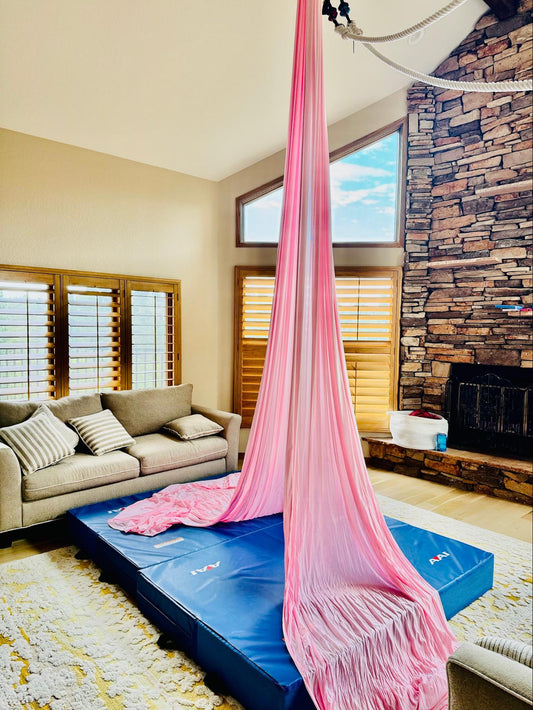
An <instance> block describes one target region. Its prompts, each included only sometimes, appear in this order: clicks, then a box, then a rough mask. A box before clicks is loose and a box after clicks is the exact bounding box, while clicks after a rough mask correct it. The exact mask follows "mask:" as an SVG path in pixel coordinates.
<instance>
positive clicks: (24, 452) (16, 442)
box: [0, 414, 74, 475]
mask: <svg viewBox="0 0 533 710" xmlns="http://www.w3.org/2000/svg"><path fill="white" fill-rule="evenodd" d="M0 438H1V439H2V440H3V441H5V443H6V444H7V445H8V446H10V447H11V448H12V449H13V451H14V452H15V454H16V456H17V458H18V460H19V461H20V467H21V469H22V472H23V473H24V474H25V475H27V474H30V473H34V472H35V471H37V470H38V469H41V468H44V467H45V466H50V465H51V464H54V463H56V462H57V461H61V459H64V458H65V457H66V456H73V455H74V448H73V447H72V446H71V445H70V444H69V443H68V442H67V441H66V440H65V439H64V438H63V436H62V435H61V434H60V432H58V431H57V429H56V428H55V427H54V425H53V424H52V423H51V422H50V420H49V418H48V417H47V416H46V415H43V414H41V415H40V416H35V417H30V419H27V420H26V421H25V422H20V424H14V425H13V426H10V427H4V428H3V429H0Z"/></svg>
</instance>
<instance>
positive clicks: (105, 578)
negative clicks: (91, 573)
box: [98, 572, 116, 584]
mask: <svg viewBox="0 0 533 710" xmlns="http://www.w3.org/2000/svg"><path fill="white" fill-rule="evenodd" d="M98 581H99V582H103V583H104V584H115V581H116V580H115V578H114V577H113V575H112V574H110V573H109V572H101V573H100V576H99V577H98Z"/></svg>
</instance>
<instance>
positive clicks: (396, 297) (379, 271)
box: [233, 266, 403, 433]
mask: <svg viewBox="0 0 533 710" xmlns="http://www.w3.org/2000/svg"><path fill="white" fill-rule="evenodd" d="M275 273H276V267H274V266H256V267H252V266H236V267H235V281H234V304H235V306H234V307H235V311H234V319H233V321H234V340H233V342H234V357H233V411H234V412H236V413H237V414H241V415H242V406H241V404H242V383H243V378H242V367H241V363H242V358H243V352H242V346H243V338H242V337H241V335H242V325H243V321H242V315H243V313H242V296H243V283H244V279H245V278H246V277H252V278H253V277H274V276H275ZM402 273H403V269H402V267H401V266H380V267H373V266H341V267H336V268H335V278H357V277H366V278H380V277H385V276H386V277H390V278H391V279H392V283H393V288H394V293H393V301H392V313H391V339H390V356H391V361H392V368H391V372H390V404H391V410H394V409H396V408H397V404H398V393H399V373H400V363H399V353H400V311H401V285H402ZM265 342H267V341H265ZM346 343H348V350H349V351H350V350H352V351H353V349H354V347H358V348H359V349H360V350H363V351H364V350H368V351H369V350H371V349H375V348H376V346H377V345H378V343H379V341H364V340H362V341H344V340H343V350H344V352H346ZM355 343H359V345H355ZM243 419H244V416H243ZM249 426H250V425H249V424H246V425H245V424H243V427H244V428H247V427H249ZM361 431H365V432H366V431H368V432H375V433H378V432H387V431H388V429H387V428H383V429H368V430H366V429H363V428H361Z"/></svg>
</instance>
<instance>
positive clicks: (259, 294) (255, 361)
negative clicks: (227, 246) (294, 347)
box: [240, 276, 274, 426]
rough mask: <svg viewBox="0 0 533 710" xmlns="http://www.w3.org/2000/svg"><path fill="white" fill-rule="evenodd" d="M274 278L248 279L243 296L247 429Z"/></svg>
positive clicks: (243, 397)
mask: <svg viewBox="0 0 533 710" xmlns="http://www.w3.org/2000/svg"><path fill="white" fill-rule="evenodd" d="M273 297H274V278H273V277H271V276H266V277H261V276H257V277H253V276H250V277H246V278H245V279H244V282H243V294H242V309H241V323H242V350H241V352H242V356H241V357H242V363H241V372H242V381H241V390H240V396H241V401H240V406H241V416H242V419H243V426H251V423H252V418H253V416H254V411H255V404H256V402H257V396H258V394H259V385H260V384H261V375H262V374H263V365H264V362H265V356H266V348H267V340H268V333H269V330H270V316H271V312H272V299H273Z"/></svg>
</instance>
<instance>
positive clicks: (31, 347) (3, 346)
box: [0, 277, 57, 400]
mask: <svg viewBox="0 0 533 710" xmlns="http://www.w3.org/2000/svg"><path fill="white" fill-rule="evenodd" d="M36 281H37V282H35V283H31V282H26V281H15V280H13V281H0V397H1V398H2V399H33V400H39V399H48V398H53V397H55V396H56V391H57V374H56V362H55V355H54V350H55V329H56V303H55V298H56V295H55V289H54V280H53V278H50V279H41V280H38V279H37V277H36Z"/></svg>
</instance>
